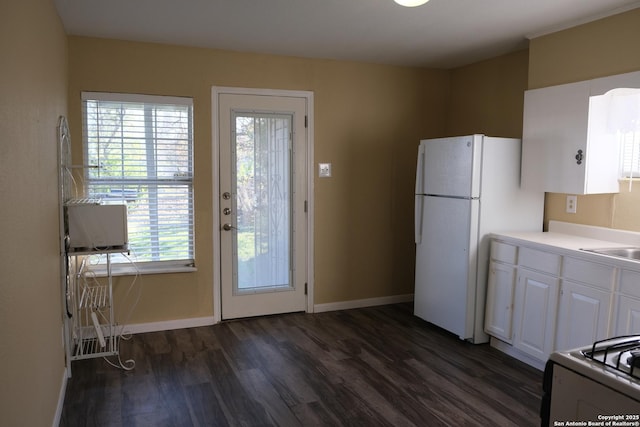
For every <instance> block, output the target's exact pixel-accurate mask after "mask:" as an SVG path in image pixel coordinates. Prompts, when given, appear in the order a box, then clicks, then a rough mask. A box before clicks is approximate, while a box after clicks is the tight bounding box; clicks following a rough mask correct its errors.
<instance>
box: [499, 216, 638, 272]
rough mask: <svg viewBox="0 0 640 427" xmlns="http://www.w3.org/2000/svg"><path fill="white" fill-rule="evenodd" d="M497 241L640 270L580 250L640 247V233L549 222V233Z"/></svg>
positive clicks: (622, 261)
mask: <svg viewBox="0 0 640 427" xmlns="http://www.w3.org/2000/svg"><path fill="white" fill-rule="evenodd" d="M492 236H493V237H495V238H499V239H502V240H507V241H512V242H513V243H520V244H529V245H531V244H533V246H539V249H541V250H544V249H545V248H546V249H553V250H554V252H557V253H560V254H563V255H580V256H581V257H584V258H588V259H589V260H590V261H593V262H605V263H606V264H610V265H615V266H619V267H623V268H630V269H633V270H640V261H634V260H629V259H624V258H619V257H614V256H607V255H602V254H597V253H593V252H588V251H583V250H581V249H602V248H618V247H633V246H637V247H640V233H638V232H634V231H624V230H615V229H608V228H603V227H593V226H584V225H579V224H569V223H561V222H558V221H550V223H549V231H546V232H542V231H540V232H505V233H494V234H493V235H492Z"/></svg>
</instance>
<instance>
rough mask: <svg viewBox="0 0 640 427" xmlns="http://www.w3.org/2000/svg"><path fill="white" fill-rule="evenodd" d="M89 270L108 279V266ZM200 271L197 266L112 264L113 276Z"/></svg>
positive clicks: (94, 266)
mask: <svg viewBox="0 0 640 427" xmlns="http://www.w3.org/2000/svg"><path fill="white" fill-rule="evenodd" d="M89 270H90V271H91V272H93V273H94V274H95V275H96V277H107V266H106V265H104V264H99V265H92V266H90V267H89ZM196 271H198V268H197V267H195V266H188V265H181V264H171V265H167V264H164V265H157V264H156V265H143V264H137V265H135V266H134V265H132V264H111V276H113V277H116V276H135V275H138V274H139V275H147V274H166V273H193V272H196Z"/></svg>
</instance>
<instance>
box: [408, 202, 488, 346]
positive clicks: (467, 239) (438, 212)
mask: <svg viewBox="0 0 640 427" xmlns="http://www.w3.org/2000/svg"><path fill="white" fill-rule="evenodd" d="M479 203H480V201H479V200H471V199H458V198H447V197H432V196H424V200H423V203H422V205H423V213H422V215H423V218H422V239H421V243H420V244H418V245H416V284H415V295H414V314H415V315H416V316H418V317H420V318H422V319H424V320H426V321H428V322H431V323H433V324H434V325H436V326H439V327H441V328H443V329H445V330H447V331H450V332H453V333H454V334H456V335H458V336H459V337H460V338H461V339H473V330H474V321H475V301H476V292H475V283H476V266H475V256H476V248H477V243H478V241H477V240H478V237H477V236H478V234H477V233H478V230H477V224H478V218H477V217H478V211H479Z"/></svg>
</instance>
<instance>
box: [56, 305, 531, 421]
mask: <svg viewBox="0 0 640 427" xmlns="http://www.w3.org/2000/svg"><path fill="white" fill-rule="evenodd" d="M121 355H122V359H123V360H126V359H129V358H132V359H134V360H135V362H136V366H135V368H134V369H133V370H132V371H123V370H119V369H116V368H113V367H111V366H109V365H108V364H107V363H106V362H105V361H104V360H102V359H89V360H82V361H75V362H73V364H72V373H73V376H72V378H70V379H69V382H68V385H67V391H66V398H65V403H64V408H63V413H62V420H61V426H65V427H71V426H73V427H75V426H85V425H86V426H154V427H156V426H343V425H344V426H534V425H540V420H539V418H538V410H539V407H540V396H541V393H542V391H541V387H542V386H541V380H542V373H541V372H540V371H537V370H535V369H533V368H531V367H529V366H527V365H524V364H522V363H520V362H518V361H516V360H514V359H512V358H510V357H508V356H506V355H504V354H502V353H500V352H499V351H497V350H495V349H492V348H491V347H489V346H488V345H472V344H469V343H466V342H463V341H460V340H459V339H457V338H456V337H453V336H452V335H450V334H448V333H446V332H444V331H442V330H440V329H438V328H435V327H434V326H432V325H430V324H428V323H426V322H424V321H422V320H420V319H418V318H416V317H414V316H413V315H412V313H411V306H410V305H408V304H397V305H389V306H381V307H373V308H363V309H356V310H345V311H336V312H328V313H318V314H304V313H293V314H286V315H278V316H270V317H262V318H253V319H245V320H238V321H232V322H224V323H221V324H218V325H214V326H209V327H201V328H192V329H182V330H175V331H166V332H155V333H147V334H139V335H134V336H133V337H132V338H131V340H129V341H122V343H121Z"/></svg>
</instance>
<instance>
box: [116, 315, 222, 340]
mask: <svg viewBox="0 0 640 427" xmlns="http://www.w3.org/2000/svg"><path fill="white" fill-rule="evenodd" d="M214 324H215V320H214V318H213V316H206V317H193V318H190V319H177V320H167V321H162V322H150V323H134V324H132V325H125V326H124V328H123V332H122V333H123V334H125V335H128V334H143V333H145V332H160V331H170V330H173V329H185V328H197V327H200V326H211V325H214Z"/></svg>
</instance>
